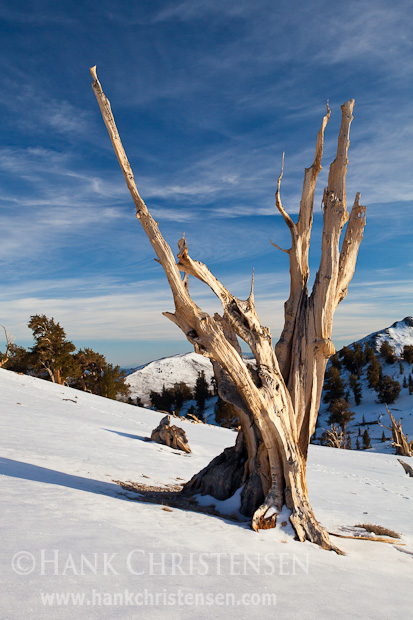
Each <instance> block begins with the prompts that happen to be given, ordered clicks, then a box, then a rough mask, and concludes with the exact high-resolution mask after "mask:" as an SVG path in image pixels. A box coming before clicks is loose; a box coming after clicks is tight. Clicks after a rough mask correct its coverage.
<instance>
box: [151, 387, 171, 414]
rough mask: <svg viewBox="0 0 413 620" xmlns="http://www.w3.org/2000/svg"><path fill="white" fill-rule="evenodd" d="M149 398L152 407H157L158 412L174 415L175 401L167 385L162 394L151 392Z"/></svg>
mask: <svg viewBox="0 0 413 620" xmlns="http://www.w3.org/2000/svg"><path fill="white" fill-rule="evenodd" d="M149 398H150V401H151V404H152V407H155V409H158V411H166V412H167V413H172V405H173V404H174V401H175V399H174V395H173V392H172V390H167V389H166V388H165V385H163V386H162V392H161V393H160V394H159V392H154V391H151V393H150V394H149Z"/></svg>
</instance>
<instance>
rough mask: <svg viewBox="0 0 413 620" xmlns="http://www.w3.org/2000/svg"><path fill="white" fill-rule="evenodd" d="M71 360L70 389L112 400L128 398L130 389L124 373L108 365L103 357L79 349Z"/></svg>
mask: <svg viewBox="0 0 413 620" xmlns="http://www.w3.org/2000/svg"><path fill="white" fill-rule="evenodd" d="M73 359H74V366H73V373H72V378H71V379H70V386H71V387H74V388H77V389H79V390H84V391H85V392H91V393H92V394H97V395H98V396H104V397H105V398H111V399H113V400H116V398H119V397H123V398H126V397H127V396H128V394H129V390H130V388H129V386H128V385H126V383H125V378H126V373H125V371H124V370H120V368H119V366H113V365H112V364H109V363H108V362H107V361H106V358H105V356H104V355H102V354H101V353H97V352H96V351H94V350H93V349H90V348H87V347H86V348H85V349H80V350H79V351H78V352H77V353H76V354H75V355H74V356H73Z"/></svg>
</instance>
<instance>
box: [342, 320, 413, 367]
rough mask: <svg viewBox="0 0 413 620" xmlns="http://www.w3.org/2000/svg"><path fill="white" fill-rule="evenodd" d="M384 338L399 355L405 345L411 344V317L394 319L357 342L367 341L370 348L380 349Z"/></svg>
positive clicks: (412, 324) (412, 338) (412, 337)
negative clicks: (393, 321)
mask: <svg viewBox="0 0 413 620" xmlns="http://www.w3.org/2000/svg"><path fill="white" fill-rule="evenodd" d="M385 340H387V342H388V343H389V344H390V346H391V347H392V348H393V349H394V352H395V353H396V355H397V356H398V357H400V355H401V354H402V351H403V347H404V346H405V345H413V317H411V316H407V317H405V318H404V319H403V320H402V321H396V323H393V325H391V326H390V327H386V328H385V329H382V330H380V331H378V332H374V333H372V334H370V335H369V336H366V337H365V338H363V339H362V340H360V341H359V342H361V343H364V342H368V344H369V345H370V346H371V347H372V348H374V349H375V350H376V351H380V347H381V345H382V344H383V342H384V341H385ZM353 344H354V343H353Z"/></svg>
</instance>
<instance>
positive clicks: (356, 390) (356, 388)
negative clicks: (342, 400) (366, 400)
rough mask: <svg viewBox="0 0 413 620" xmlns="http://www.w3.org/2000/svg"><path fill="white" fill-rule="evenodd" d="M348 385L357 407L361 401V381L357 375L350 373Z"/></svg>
mask: <svg viewBox="0 0 413 620" xmlns="http://www.w3.org/2000/svg"><path fill="white" fill-rule="evenodd" d="M350 387H351V389H352V390H353V395H354V401H355V403H356V406H357V407H358V406H359V404H360V403H361V383H360V381H359V379H358V377H357V375H354V374H352V375H350Z"/></svg>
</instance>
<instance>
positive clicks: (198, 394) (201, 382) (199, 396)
mask: <svg viewBox="0 0 413 620" xmlns="http://www.w3.org/2000/svg"><path fill="white" fill-rule="evenodd" d="M208 397H209V389H208V382H207V380H206V379H205V372H204V371H203V370H202V371H201V372H200V373H198V378H197V380H196V383H195V392H194V398H195V400H196V404H197V406H198V411H200V412H202V411H204V409H205V401H206V399H207V398H208Z"/></svg>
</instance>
